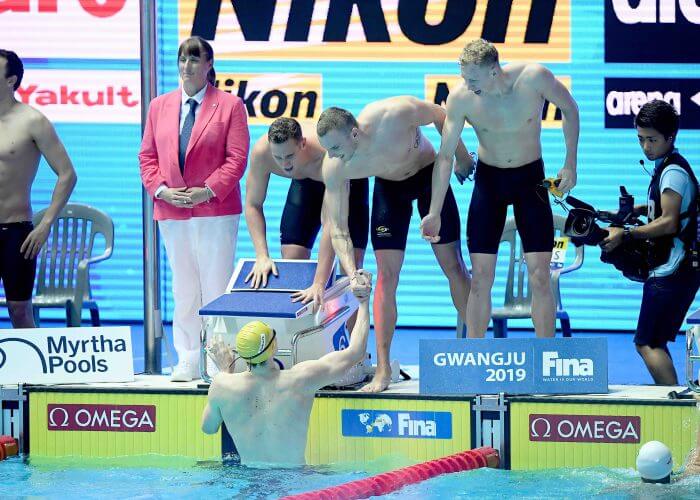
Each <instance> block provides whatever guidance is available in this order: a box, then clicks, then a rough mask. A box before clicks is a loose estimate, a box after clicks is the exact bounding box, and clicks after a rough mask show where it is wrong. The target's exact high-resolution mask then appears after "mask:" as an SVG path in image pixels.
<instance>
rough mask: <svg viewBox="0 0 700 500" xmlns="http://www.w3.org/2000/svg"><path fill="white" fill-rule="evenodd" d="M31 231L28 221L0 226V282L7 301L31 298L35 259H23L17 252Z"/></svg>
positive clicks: (31, 227) (30, 224)
mask: <svg viewBox="0 0 700 500" xmlns="http://www.w3.org/2000/svg"><path fill="white" fill-rule="evenodd" d="M32 229H34V226H33V225H32V223H31V222H29V221H26V222H11V223H7V224H0V280H2V285H3V287H4V288H5V298H6V299H7V300H11V301H25V300H30V299H31V298H32V291H33V290H34V276H35V274H36V258H34V259H25V258H24V256H23V255H22V254H21V253H20V251H19V249H20V248H21V247H22V243H24V240H25V239H26V238H27V235H29V233H30V232H31V231H32Z"/></svg>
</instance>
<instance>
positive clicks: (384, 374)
mask: <svg viewBox="0 0 700 500" xmlns="http://www.w3.org/2000/svg"><path fill="white" fill-rule="evenodd" d="M390 383H391V369H382V370H380V369H379V368H377V371H376V372H375V373H374V378H372V381H371V382H370V383H369V384H367V385H365V386H364V387H363V388H362V389H360V392H382V391H384V390H386V388H387V387H389V384H390Z"/></svg>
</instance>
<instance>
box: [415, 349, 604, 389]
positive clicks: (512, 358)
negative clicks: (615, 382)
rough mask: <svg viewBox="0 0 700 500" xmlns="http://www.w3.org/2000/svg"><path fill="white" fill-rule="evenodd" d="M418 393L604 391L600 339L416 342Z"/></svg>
mask: <svg viewBox="0 0 700 500" xmlns="http://www.w3.org/2000/svg"><path fill="white" fill-rule="evenodd" d="M419 360H420V375H421V376H420V379H419V384H420V393H421V394H496V393H499V392H504V393H508V394H591V393H606V392H607V391H608V350H607V340H606V339H593V338H578V339H562V338H559V339H556V338H552V339H537V338H533V339H437V340H432V339H431V340H425V339H422V340H420V345H419Z"/></svg>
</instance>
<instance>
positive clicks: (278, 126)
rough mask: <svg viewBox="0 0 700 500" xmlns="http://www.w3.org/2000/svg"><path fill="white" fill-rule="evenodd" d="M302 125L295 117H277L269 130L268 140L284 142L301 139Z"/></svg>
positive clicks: (273, 142) (275, 142)
mask: <svg viewBox="0 0 700 500" xmlns="http://www.w3.org/2000/svg"><path fill="white" fill-rule="evenodd" d="M301 137H302V133H301V125H299V122H298V121H296V120H295V119H294V118H277V119H276V120H275V121H274V122H272V125H270V128H269V129H268V131H267V140H268V141H270V142H271V143H272V144H283V143H285V142H287V141H288V140H289V139H294V140H295V141H297V142H300V141H301Z"/></svg>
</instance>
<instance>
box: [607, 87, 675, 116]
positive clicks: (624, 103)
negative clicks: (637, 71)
mask: <svg viewBox="0 0 700 500" xmlns="http://www.w3.org/2000/svg"><path fill="white" fill-rule="evenodd" d="M654 99H660V100H663V101H666V102H667V103H669V104H672V105H673V106H674V107H675V108H676V110H677V111H678V113H681V93H680V92H671V91H668V92H659V91H649V92H644V91H643V90H631V91H627V92H618V91H615V90H613V91H611V92H608V94H607V95H606V96H605V109H606V111H607V112H608V114H609V115H611V116H620V115H626V116H636V115H637V113H639V110H640V109H641V107H642V106H644V105H645V104H646V103H647V102H649V101H653V100H654Z"/></svg>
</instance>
